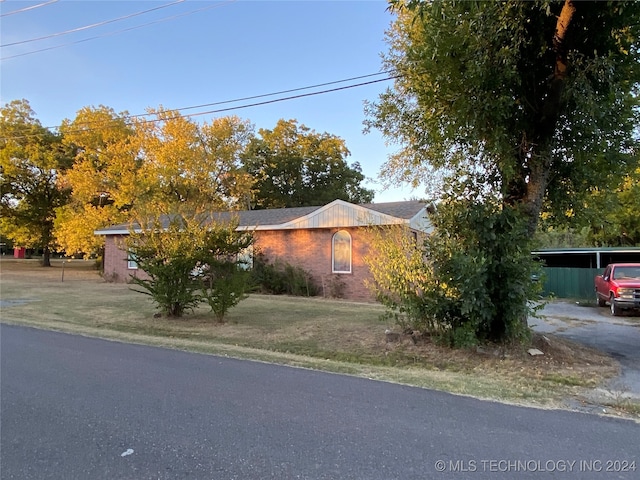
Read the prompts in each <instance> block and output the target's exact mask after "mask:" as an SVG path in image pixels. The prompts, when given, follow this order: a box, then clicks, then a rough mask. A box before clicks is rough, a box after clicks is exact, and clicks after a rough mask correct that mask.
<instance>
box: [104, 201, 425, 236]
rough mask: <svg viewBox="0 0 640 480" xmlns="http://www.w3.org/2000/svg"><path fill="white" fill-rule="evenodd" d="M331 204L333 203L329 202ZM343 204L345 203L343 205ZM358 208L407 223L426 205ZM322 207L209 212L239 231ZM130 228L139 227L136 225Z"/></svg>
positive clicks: (124, 227)
mask: <svg viewBox="0 0 640 480" xmlns="http://www.w3.org/2000/svg"><path fill="white" fill-rule="evenodd" d="M332 203H333V202H332ZM345 203H347V202H345ZM359 206H360V207H363V208H366V209H369V210H373V211H375V212H378V213H383V214H385V215H389V216H392V217H395V218H399V219H404V220H409V219H412V218H413V217H415V216H416V215H417V214H418V213H420V211H422V210H423V209H424V208H425V207H426V204H425V203H424V202H419V201H406V202H388V203H367V204H361V205H359ZM322 207H323V206H316V207H293V208H270V209H265V210H239V211H230V212H212V213H211V214H210V215H211V218H212V219H214V220H216V221H219V222H228V221H230V220H232V219H237V220H238V226H239V227H266V226H271V225H273V226H277V225H282V224H285V223H288V222H291V221H293V220H296V219H298V218H301V217H304V216H306V215H309V214H310V213H313V212H315V211H316V210H318V209H320V208H322ZM170 218H171V217H169V216H168V215H163V216H162V217H161V219H160V220H161V222H162V225H163V227H167V226H168V225H169V221H170ZM131 226H132V225H130V224H128V223H121V224H119V225H113V226H110V227H106V228H102V229H100V230H96V233H97V234H99V235H109V234H110V233H122V232H123V231H128V229H129V228H130V227H131ZM133 227H134V228H136V227H139V225H138V224H137V223H136V224H134V225H133Z"/></svg>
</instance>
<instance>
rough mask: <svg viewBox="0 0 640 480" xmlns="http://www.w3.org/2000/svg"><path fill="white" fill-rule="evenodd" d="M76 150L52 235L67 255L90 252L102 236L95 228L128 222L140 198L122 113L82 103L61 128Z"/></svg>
mask: <svg viewBox="0 0 640 480" xmlns="http://www.w3.org/2000/svg"><path fill="white" fill-rule="evenodd" d="M60 132H61V133H62V135H63V142H64V144H65V145H67V146H68V148H70V149H71V150H72V151H73V152H74V153H75V156H74V163H73V167H72V168H70V169H69V170H67V171H66V172H65V174H64V176H63V178H62V181H63V183H64V184H65V185H66V186H67V187H68V188H69V189H70V190H71V192H72V194H71V200H70V202H69V204H67V205H64V206H62V207H60V208H58V210H57V212H56V220H55V235H56V240H57V242H58V244H59V245H60V246H61V247H62V248H63V249H64V250H65V251H66V252H67V253H68V254H74V253H79V252H82V253H85V254H89V253H94V252H97V251H99V250H100V248H101V247H102V243H103V241H104V240H103V239H102V238H100V237H96V236H95V235H94V234H93V232H94V231H95V230H97V229H99V228H104V227H107V226H109V225H113V224H117V223H122V222H126V221H128V220H129V219H130V217H131V210H132V208H133V205H134V203H135V201H136V198H137V196H138V193H137V192H138V183H139V182H138V170H139V169H140V158H139V155H138V149H137V146H136V143H135V142H134V129H133V125H132V124H131V122H130V121H128V120H127V115H126V112H124V113H120V114H118V113H116V112H115V111H114V110H113V109H111V108H109V107H105V106H99V107H84V108H82V109H81V110H79V111H78V113H77V114H76V117H75V118H74V119H73V120H64V121H63V122H62V126H61V127H60Z"/></svg>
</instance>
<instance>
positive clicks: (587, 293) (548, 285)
mask: <svg viewBox="0 0 640 480" xmlns="http://www.w3.org/2000/svg"><path fill="white" fill-rule="evenodd" d="M543 272H544V276H543V280H544V286H543V295H545V296H547V295H553V296H555V297H558V298H594V295H595V294H594V282H593V279H594V277H595V276H596V275H600V274H602V272H604V268H568V267H545V268H544V269H543Z"/></svg>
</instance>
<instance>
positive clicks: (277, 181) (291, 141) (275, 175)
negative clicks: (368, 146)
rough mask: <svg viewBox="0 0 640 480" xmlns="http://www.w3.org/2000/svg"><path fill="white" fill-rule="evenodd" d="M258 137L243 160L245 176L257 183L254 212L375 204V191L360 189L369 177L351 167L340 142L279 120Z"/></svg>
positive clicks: (357, 168)
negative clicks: (345, 203)
mask: <svg viewBox="0 0 640 480" xmlns="http://www.w3.org/2000/svg"><path fill="white" fill-rule="evenodd" d="M259 134H260V137H259V138H255V139H254V140H253V141H252V142H251V144H250V145H249V147H248V148H247V151H246V153H245V155H244V163H245V167H246V169H247V172H248V173H249V174H251V175H252V176H254V178H255V185H254V190H253V206H254V207H255V208H283V207H302V206H313V205H323V204H326V203H329V202H331V201H333V200H336V199H340V200H346V201H348V202H352V203H367V202H370V201H371V200H372V199H373V195H374V193H373V191H372V190H368V189H366V188H364V187H362V186H361V183H362V182H363V181H364V178H365V177H364V175H363V174H362V170H361V168H360V165H359V164H358V163H357V162H356V163H354V164H352V165H349V164H348V163H347V161H346V158H347V157H348V156H349V150H347V147H346V145H345V143H344V140H342V139H341V138H339V137H336V136H335V135H331V134H328V133H317V132H315V131H314V130H311V129H310V128H308V127H306V126H304V125H298V122H297V121H295V120H289V121H285V120H279V121H278V124H277V125H276V127H275V128H274V129H273V130H268V129H260V130H259Z"/></svg>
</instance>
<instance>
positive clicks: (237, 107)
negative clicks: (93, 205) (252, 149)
mask: <svg viewBox="0 0 640 480" xmlns="http://www.w3.org/2000/svg"><path fill="white" fill-rule="evenodd" d="M389 73H390V72H380V73H371V74H368V75H361V76H358V77H352V78H351V79H345V80H336V81H333V82H327V83H321V84H318V85H314V86H310V87H301V88H295V89H291V90H283V91H282V92H277V93H267V94H263V95H256V96H253V97H244V98H243V99H237V100H225V101H222V102H215V103H209V104H203V105H196V106H192V107H184V108H181V109H177V110H171V109H169V110H170V111H178V110H187V109H193V108H201V107H204V106H213V105H221V104H225V103H232V102H237V101H242V100H248V99H255V98H262V97H267V96H271V95H278V94H281V93H286V92H294V91H299V90H305V89H309V88H317V87H319V86H323V85H332V84H336V83H340V82H346V81H349V80H354V79H362V78H367V77H372V76H375V75H382V74H386V75H389ZM398 77H400V75H389V76H387V77H385V78H379V79H376V80H370V81H368V82H360V83H355V84H352V85H345V86H342V87H336V88H330V89H326V90H320V91H317V92H309V93H303V94H300V95H292V96H288V97H282V98H276V99H272V100H266V101H263V102H254V103H248V104H244V105H237V106H235V107H227V108H220V109H215V110H207V111H204V112H196V113H190V114H186V115H174V116H171V117H165V118H152V119H143V120H140V123H143V124H149V123H159V122H164V121H167V120H175V119H177V118H181V117H186V118H190V117H196V116H201V115H209V114H214V113H223V112H229V111H232V110H240V109H243V108H250V107H257V106H261V105H268V104H271V103H278V102H284V101H289V100H296V99H299V98H305V97H311V96H315V95H323V94H326V93H332V92H337V91H340V90H347V89H350V88H356V87H363V86H366V85H371V84H374V83H380V82H386V81H388V80H393V79H395V78H398ZM150 115H153V114H149V113H147V114H140V115H125V116H123V117H121V118H124V119H131V118H138V117H145V116H150ZM90 123H91V122H86V124H90ZM60 126H61V125H58V126H55V127H45V129H46V130H54V129H56V130H57V129H59V128H60ZM95 130H97V129H94V128H91V127H89V128H83V129H81V130H77V132H87V131H89V132H90V131H95ZM75 132H76V130H71V131H70V133H75ZM33 136H38V134H33V135H17V136H10V137H5V139H21V138H29V137H33Z"/></svg>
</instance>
